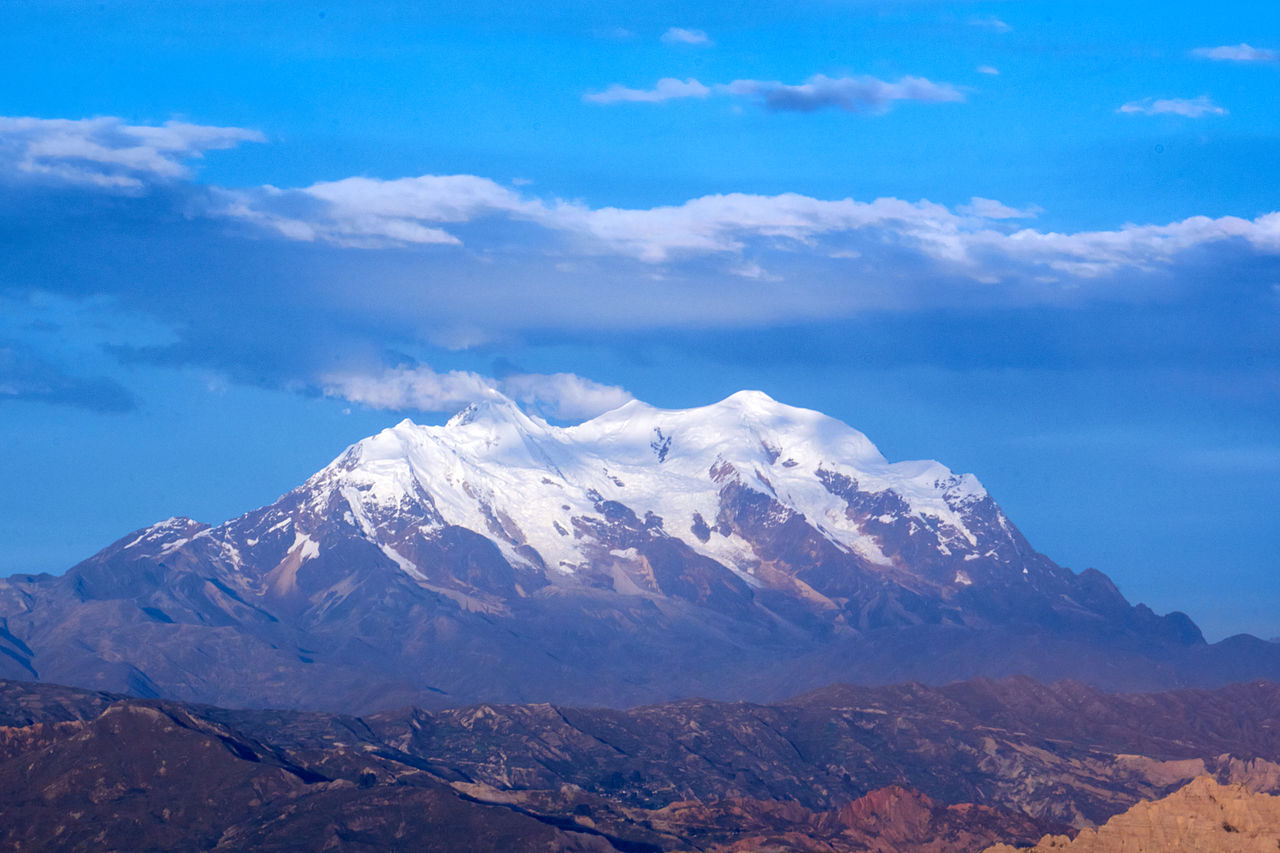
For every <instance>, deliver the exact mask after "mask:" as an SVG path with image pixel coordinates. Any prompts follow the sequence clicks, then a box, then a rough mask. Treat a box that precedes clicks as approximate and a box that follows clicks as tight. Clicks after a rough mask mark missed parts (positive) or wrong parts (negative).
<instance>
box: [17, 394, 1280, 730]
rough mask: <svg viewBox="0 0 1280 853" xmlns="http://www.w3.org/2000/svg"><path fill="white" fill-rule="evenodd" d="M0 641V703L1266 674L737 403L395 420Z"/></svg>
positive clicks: (51, 606)
mask: <svg viewBox="0 0 1280 853" xmlns="http://www.w3.org/2000/svg"><path fill="white" fill-rule="evenodd" d="M0 619H2V621H0V652H2V653H4V654H3V655H0V675H9V676H12V677H28V678H30V677H38V678H42V679H48V680H55V681H61V682H67V683H73V684H80V685H85V686H91V687H95V688H109V689H123V690H130V691H133V692H135V693H141V694H144V695H147V694H164V695H168V696H173V697H176V698H182V699H192V700H198V701H209V702H219V703H221V704H259V705H260V704H272V705H286V706H300V707H326V708H331V709H356V708H367V707H372V706H387V705H393V704H398V703H405V702H409V701H413V702H418V703H426V704H437V705H439V704H457V703H463V702H472V701H479V700H503V701H525V700H530V701H542V700H555V701H572V702H579V703H597V704H628V703H635V702H643V701H655V700H659V699H667V698H672V697H678V696H683V695H693V694H702V695H713V696H717V697H724V698H747V697H750V698H772V697H777V696H780V695H783V694H786V693H792V692H796V691H798V690H801V689H805V688H810V687H815V686H819V685H822V684H826V683H830V682H832V681H840V680H845V681H849V680H853V681H887V680H901V679H903V678H915V679H919V680H924V681H935V682H936V681H949V680H953V679H956V678H960V677H966V676H972V675H1006V674H1011V673H1025V674H1031V675H1035V676H1040V677H1063V676H1071V677H1075V678H1079V679H1081V680H1084V681H1091V682H1093V683H1097V684H1101V685H1103V686H1113V687H1130V688H1135V687H1137V688H1141V687H1155V686H1163V685H1172V684H1184V683H1210V682H1214V681H1227V680H1231V679H1232V678H1234V677H1251V676H1258V675H1267V674H1273V673H1280V649H1277V648H1276V647H1275V646H1274V645H1272V644H1267V643H1263V642H1261V641H1254V640H1252V638H1238V639H1236V640H1233V641H1230V643H1229V644H1226V645H1224V644H1219V645H1218V646H1209V645H1207V644H1205V642H1204V640H1203V638H1202V637H1201V636H1200V633H1199V631H1198V630H1197V629H1196V627H1195V626H1194V625H1193V624H1192V623H1191V621H1190V620H1189V619H1187V618H1186V617H1185V616H1182V615H1181V614H1173V615H1170V616H1166V617H1160V616H1156V615H1155V614H1153V613H1152V612H1151V611H1150V610H1148V609H1147V608H1145V607H1142V606H1140V605H1139V606H1137V607H1133V606H1130V605H1129V604H1128V602H1126V601H1125V600H1124V598H1123V597H1122V596H1121V595H1120V593H1119V592H1118V591H1117V590H1116V588H1115V587H1114V585H1112V584H1111V582H1110V581H1109V580H1107V578H1106V577H1105V576H1103V575H1102V574H1101V573H1098V572H1095V571H1086V572H1084V573H1082V574H1076V573H1074V572H1072V571H1070V570H1068V569H1065V568H1062V567H1060V566H1058V565H1056V564H1055V563H1054V562H1053V561H1052V560H1050V559H1049V558H1047V557H1045V556H1044V555H1041V554H1039V553H1037V552H1036V551H1035V550H1034V549H1033V548H1032V547H1031V546H1030V545H1029V544H1028V543H1027V541H1026V540H1025V539H1024V538H1023V536H1022V535H1021V534H1020V533H1019V532H1018V530H1017V528H1016V527H1015V526H1014V525H1013V523H1012V522H1011V521H1010V520H1009V519H1008V518H1007V517H1006V515H1005V514H1004V512H1003V511H1002V510H1001V509H1000V507H999V506H997V505H996V503H995V502H994V501H993V500H992V498H991V497H990V495H988V494H987V492H986V490H985V489H984V488H983V487H982V485H981V484H980V483H979V482H978V480H977V479H976V478H975V477H973V476H972V475H969V474H963V475H957V474H954V473H952V472H951V471H950V470H948V469H947V468H946V467H945V466H943V465H941V464H940V463H938V462H932V461H921V462H896V463H891V462H889V461H887V460H886V459H885V458H884V456H883V455H882V454H881V453H880V452H879V451H878V450H877V449H876V448H875V446H874V445H873V444H872V443H871V442H870V441H869V440H868V439H867V438H866V436H864V435H863V434H862V433H860V432H858V431H857V430H855V429H853V428H851V427H849V426H847V425H845V424H843V423H841V422H840V421H837V420H835V419H833V418H830V417H827V416H825V415H823V414H821V413H819V412H815V411H812V410H808V409H800V408H795V407H792V406H787V405H784V404H782V403H778V402H776V401H774V400H772V399H771V398H769V397H768V396H767V395H765V394H763V393H760V392H758V391H741V392H738V393H737V394H734V395H732V396H730V397H728V398H726V399H725V400H722V401H721V402H719V403H716V404H714V405H710V406H705V407H702V408H695V409H687V410H663V409H657V408H654V407H652V406H648V405H645V404H644V403H641V402H639V401H631V402H629V403H627V404H625V405H623V406H621V407H620V408H618V409H615V410H613V411H611V412H608V413H606V414H603V415H601V416H599V417H597V418H594V419H592V420H589V421H586V422H584V423H581V424H578V425H576V426H568V427H559V426H553V425H551V424H548V423H546V422H545V421H543V420H541V419H539V418H537V417H533V416H530V415H527V414H525V413H524V412H522V411H521V410H520V408H519V407H518V406H516V405H515V404H514V403H512V402H511V401H510V400H507V399H505V398H501V397H495V398H493V399H488V400H485V401H483V402H480V403H476V404H473V405H471V406H469V407H467V408H466V409H465V410H463V411H462V412H459V413H458V414H457V415H455V416H454V417H453V418H451V419H450V420H449V421H448V423H446V424H444V425H443V426H419V425H417V424H414V423H413V422H411V421H408V420H405V421H402V422H401V423H399V424H397V425H396V426H394V427H391V428H390V429H386V430H383V431H382V432H380V433H378V434H377V435H374V436H371V437H370V438H367V439H364V440H363V441H360V442H358V443H356V444H354V445H352V446H351V447H350V448H348V449H347V450H346V451H345V452H344V453H342V454H341V455H340V456H339V457H338V458H337V459H336V460H334V461H333V462H332V463H331V464H330V465H328V466H326V467H325V468H324V469H322V470H321V471H319V472H318V473H316V474H315V475H314V476H312V477H311V478H309V479H308V480H307V481H306V483H304V484H303V485H301V486H300V487H298V488H297V489H295V490H294V491H292V492H290V493H288V494H286V495H284V496H283V497H281V498H280V499H279V500H278V501H276V502H275V503H273V504H271V505H270V506H267V507H263V508H261V509H258V510H255V511H253V512H250V513H247V514H246V515H243V516H240V517H239V518H235V519H233V520H231V521H228V522H226V523H225V524H222V525H219V526H217V527H209V526H207V525H202V524H198V523H196V522H193V521H191V520H189V519H169V520H167V521H164V522H161V523H160V524H157V525H154V526H152V527H150V528H147V529H144V530H140V531H135V532H134V533H132V534H130V535H129V536H126V537H125V538H123V539H121V540H120V541H119V542H117V543H115V544H114V545H112V546H110V547H108V548H106V549H105V550H103V551H102V552H101V553H99V554H97V555H96V556H94V557H92V558H90V559H89V560H86V561H85V562H83V563H81V564H79V565H78V566H76V567H74V568H72V569H71V570H70V571H68V572H67V574H66V575H64V576H61V577H49V576H15V577H12V578H10V579H8V580H7V581H0ZM1228 663H1229V664H1230V667H1231V668H1229V669H1224V668H1223V667H1224V666H1226V665H1227V664H1228Z"/></svg>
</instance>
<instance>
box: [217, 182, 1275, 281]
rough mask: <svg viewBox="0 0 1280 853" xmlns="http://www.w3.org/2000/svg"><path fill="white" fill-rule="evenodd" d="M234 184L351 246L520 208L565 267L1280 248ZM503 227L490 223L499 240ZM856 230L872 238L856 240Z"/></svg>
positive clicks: (1206, 232) (867, 211)
mask: <svg viewBox="0 0 1280 853" xmlns="http://www.w3.org/2000/svg"><path fill="white" fill-rule="evenodd" d="M226 194H227V195H228V197H230V198H232V199H233V200H234V203H233V204H227V205H225V206H224V207H223V208H221V211H220V212H221V213H222V214H223V215H227V216H232V217H239V218H243V219H247V220H249V221H252V222H256V223H258V224H260V225H263V226H264V227H267V228H271V229H274V230H275V231H277V232H279V233H280V234H283V235H284V236H286V237H288V238H290V239H297V240H322V241H327V242H331V243H335V244H337V245H345V246H362V247H381V246H406V245H417V244H432V243H450V244H457V243H459V242H461V241H460V238H458V237H457V236H456V235H454V234H453V233H451V232H448V231H446V230H445V229H444V228H442V227H440V226H441V225H447V224H449V223H458V224H461V223H465V222H474V221H477V220H483V219H489V220H492V223H493V227H494V228H496V229H497V232H496V233H498V234H501V232H502V230H503V229H505V228H507V227H509V226H508V225H507V224H505V223H510V222H512V221H513V220H514V221H516V222H522V223H526V224H527V225H532V226H535V227H536V228H537V229H541V232H542V233H543V234H544V237H543V238H542V239H541V240H538V239H537V238H536V236H535V237H534V238H533V242H532V246H533V249H532V251H534V252H535V253H542V252H545V253H547V255H548V257H549V258H550V257H554V259H555V265H556V267H557V268H559V269H563V270H567V271H573V270H574V269H576V268H577V267H576V265H575V264H574V263H572V260H573V258H575V257H576V258H579V259H590V258H592V257H601V256H604V257H610V256H612V257H619V258H627V259H631V260H633V261H638V262H640V263H641V264H645V265H670V264H680V263H684V262H685V261H691V260H693V259H696V258H698V257H707V256H717V255H718V256H725V257H729V258H731V259H732V260H733V262H732V263H731V264H729V266H728V267H725V269H727V270H729V271H730V272H731V274H734V275H738V276H740V277H743V278H749V279H755V280H759V281H767V280H777V278H778V276H777V274H776V271H775V272H772V273H770V274H767V275H766V274H765V273H764V272H763V266H762V265H761V264H760V263H759V261H758V259H756V258H752V257H747V256H746V253H747V252H749V251H758V250H769V251H781V252H784V253H787V254H789V255H792V256H803V255H806V254H812V255H814V256H818V255H820V256H823V257H828V258H831V257H846V258H859V257H862V255H864V254H866V251H867V249H868V248H869V247H874V246H885V245H895V246H900V247H903V248H904V249H910V250H911V251H912V252H914V253H916V255H917V256H918V257H920V258H923V259H929V260H931V261H933V262H937V263H943V264H946V265H947V266H948V267H949V268H950V269H951V271H952V272H953V273H954V274H957V275H961V276H965V277H968V278H972V279H974V280H981V281H987V280H992V279H993V278H994V279H1002V278H1006V277H1008V276H1012V275H1018V274H1021V273H1019V272H1017V271H1015V270H1014V267H1016V266H1017V265H1019V264H1023V265H1031V266H1034V267H1039V268H1041V269H1043V270H1044V271H1045V272H1052V273H1054V274H1058V275H1066V276H1074V277H1078V278H1091V277H1096V276H1099V275H1102V274H1104V273H1108V272H1114V271H1117V270H1120V269H1126V268H1127V269H1152V268H1154V267H1156V266H1158V265H1160V264H1165V263H1168V262H1170V261H1171V260H1172V259H1173V257H1174V256H1176V255H1177V254H1178V253H1179V252H1181V251H1184V250H1187V249H1189V248H1193V247H1195V246H1198V245H1203V244H1208V243H1213V242H1217V241H1223V240H1242V241H1244V242H1246V243H1248V244H1249V245H1251V246H1252V247H1253V248H1254V249H1255V250H1259V251H1264V252H1280V213H1272V214H1267V215H1265V216H1260V217H1258V218H1257V219H1253V220H1249V219H1242V218H1238V217H1229V216H1228V217H1221V218H1217V219H1210V218H1208V217H1191V218H1189V219H1185V220H1182V221H1179V222H1174V223H1170V224H1167V225H1126V226H1124V227H1123V228H1119V229H1116V230H1112V231H1092V232H1076V233H1057V232H1041V231H1036V230H1034V229H1030V228H1023V229H1019V230H1011V229H1010V228H1009V227H1008V226H1007V225H1005V224H1004V223H1005V222H1006V221H1007V220H1011V219H1019V218H1031V217H1034V216H1036V215H1037V214H1038V213H1039V212H1040V208H1039V207H1037V206H1034V205H1032V206H1029V207H1022V208H1018V207H1013V206H1011V205H1007V204H1005V203H1003V202H1000V201H998V200H995V199H987V198H981V197H975V198H973V199H972V200H970V202H969V203H968V204H965V205H960V206H958V207H957V208H955V209H954V210H952V209H949V208H947V207H946V206H944V205H940V204H935V203H933V202H929V201H915V202H912V201H905V200H902V199H896V198H880V199H875V200H873V201H865V202H864V201H857V200H854V199H849V198H845V199H834V200H826V199H817V198H813V197H810V196H805V195H800V194H798V193H782V194H780V195H772V196H765V195H753V194H748V193H727V194H719V195H707V196H700V197H698V198H693V199H689V200H688V201H685V202H683V203H681V204H677V205H662V206H658V207H651V208H618V207H600V208H593V207H590V206H588V205H586V204H583V203H581V202H570V201H562V200H551V201H546V200H542V199H538V198H533V197H529V196H524V195H521V194H519V193H518V192H516V191H515V190H512V189H509V188H506V187H503V186H501V185H500V184H497V183H495V182H493V181H490V180H488V179H486V178H480V177H476V176H472V175H452V176H436V175H426V176H423V177H420V178H402V179H399V180H396V181H377V180H374V179H370V178H359V179H346V180H344V181H337V182H331V183H325V184H316V185H314V186H312V187H308V188H304V189H300V190H278V189H272V190H270V191H269V192H238V193H235V194H232V193H229V192H228V193H226ZM285 202H287V206H288V207H289V208H290V210H291V211H292V212H291V213H290V214H289V216H287V217H286V216H285V215H284V214H283V213H280V212H279V211H278V210H277V209H276V206H277V205H280V204H283V203H285ZM300 211H303V212H305V213H306V216H305V217H304V216H303V215H302V214H301V213H300ZM493 234H494V232H492V231H491V232H489V233H488V234H487V236H486V240H487V241H488V243H489V244H492V242H493V240H494V236H493ZM535 234H536V232H535ZM851 240H856V241H861V242H860V244H859V245H852V244H850V241H851ZM479 248H485V246H483V245H481V246H479ZM1011 265H1013V266H1011Z"/></svg>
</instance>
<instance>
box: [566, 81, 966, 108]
mask: <svg viewBox="0 0 1280 853" xmlns="http://www.w3.org/2000/svg"><path fill="white" fill-rule="evenodd" d="M711 95H720V96H729V97H740V98H749V99H752V100H755V101H757V102H758V103H760V104H761V105H762V106H764V107H765V108H766V109H769V110H774V111H785V112H814V111H815V110H820V109H825V108H829V107H834V108H837V109H842V110H845V111H848V112H865V113H883V112H886V111H887V110H888V109H889V108H890V107H891V106H892V105H893V104H894V102H896V101H924V102H927V103H948V102H952V103H953V102H956V101H963V100H964V99H965V95H964V92H963V91H961V90H960V89H959V88H957V87H955V86H953V85H951V84H950V83H935V82H934V81H932V80H928V79H926V78H924V77H910V76H908V77H903V78H901V79H899V80H897V81H895V82H890V81H887V80H881V79H879V78H877V77H871V76H868V75H863V76H859V77H828V76H826V75H825V74H815V75H814V76H812V77H810V78H809V79H808V80H806V81H804V82H803V83H794V84H793V83H782V82H779V81H776V80H734V81H733V82H731V83H717V84H714V85H710V86H708V85H706V84H704V83H702V82H700V81H698V80H696V79H694V78H689V79H688V80H677V79H675V78H672V77H666V78H663V79H662V80H659V81H658V83H657V84H656V85H655V86H654V87H653V88H652V89H632V88H628V87H626V86H622V85H619V84H614V85H612V86H610V87H609V88H607V89H605V90H604V91H602V92H591V93H588V94H586V95H584V96H583V100H586V101H588V102H591V103H596V104H615V103H624V102H631V103H657V102H660V101H669V100H672V99H677V98H707V97H709V96H711Z"/></svg>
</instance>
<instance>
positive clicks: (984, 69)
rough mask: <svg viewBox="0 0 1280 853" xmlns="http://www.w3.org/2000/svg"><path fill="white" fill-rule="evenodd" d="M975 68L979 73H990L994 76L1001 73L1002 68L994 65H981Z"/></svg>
mask: <svg viewBox="0 0 1280 853" xmlns="http://www.w3.org/2000/svg"><path fill="white" fill-rule="evenodd" d="M975 70H976V71H977V72H978V73H979V74H990V75H992V76H993V77H994V76H997V75H999V74H1000V69H999V68H996V67H995V66H994V65H979V66H978V67H977V68H976V69H975Z"/></svg>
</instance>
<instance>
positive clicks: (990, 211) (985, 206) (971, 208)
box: [956, 196, 1044, 219]
mask: <svg viewBox="0 0 1280 853" xmlns="http://www.w3.org/2000/svg"><path fill="white" fill-rule="evenodd" d="M956 210H957V211H959V212H960V213H968V214H970V215H972V216H978V217H981V218H983V219H1034V218H1035V217H1036V216H1039V215H1040V214H1041V213H1043V212H1044V210H1043V208H1041V207H1040V206H1039V205H1035V204H1033V205H1031V206H1030V207H1024V208H1017V207H1010V206H1009V205H1007V204H1004V203H1003V202H999V201H996V200H995V199H993V198H981V197H979V196H974V197H973V198H972V199H970V200H969V203H968V204H962V205H960V206H959V207H957V208H956Z"/></svg>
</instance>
